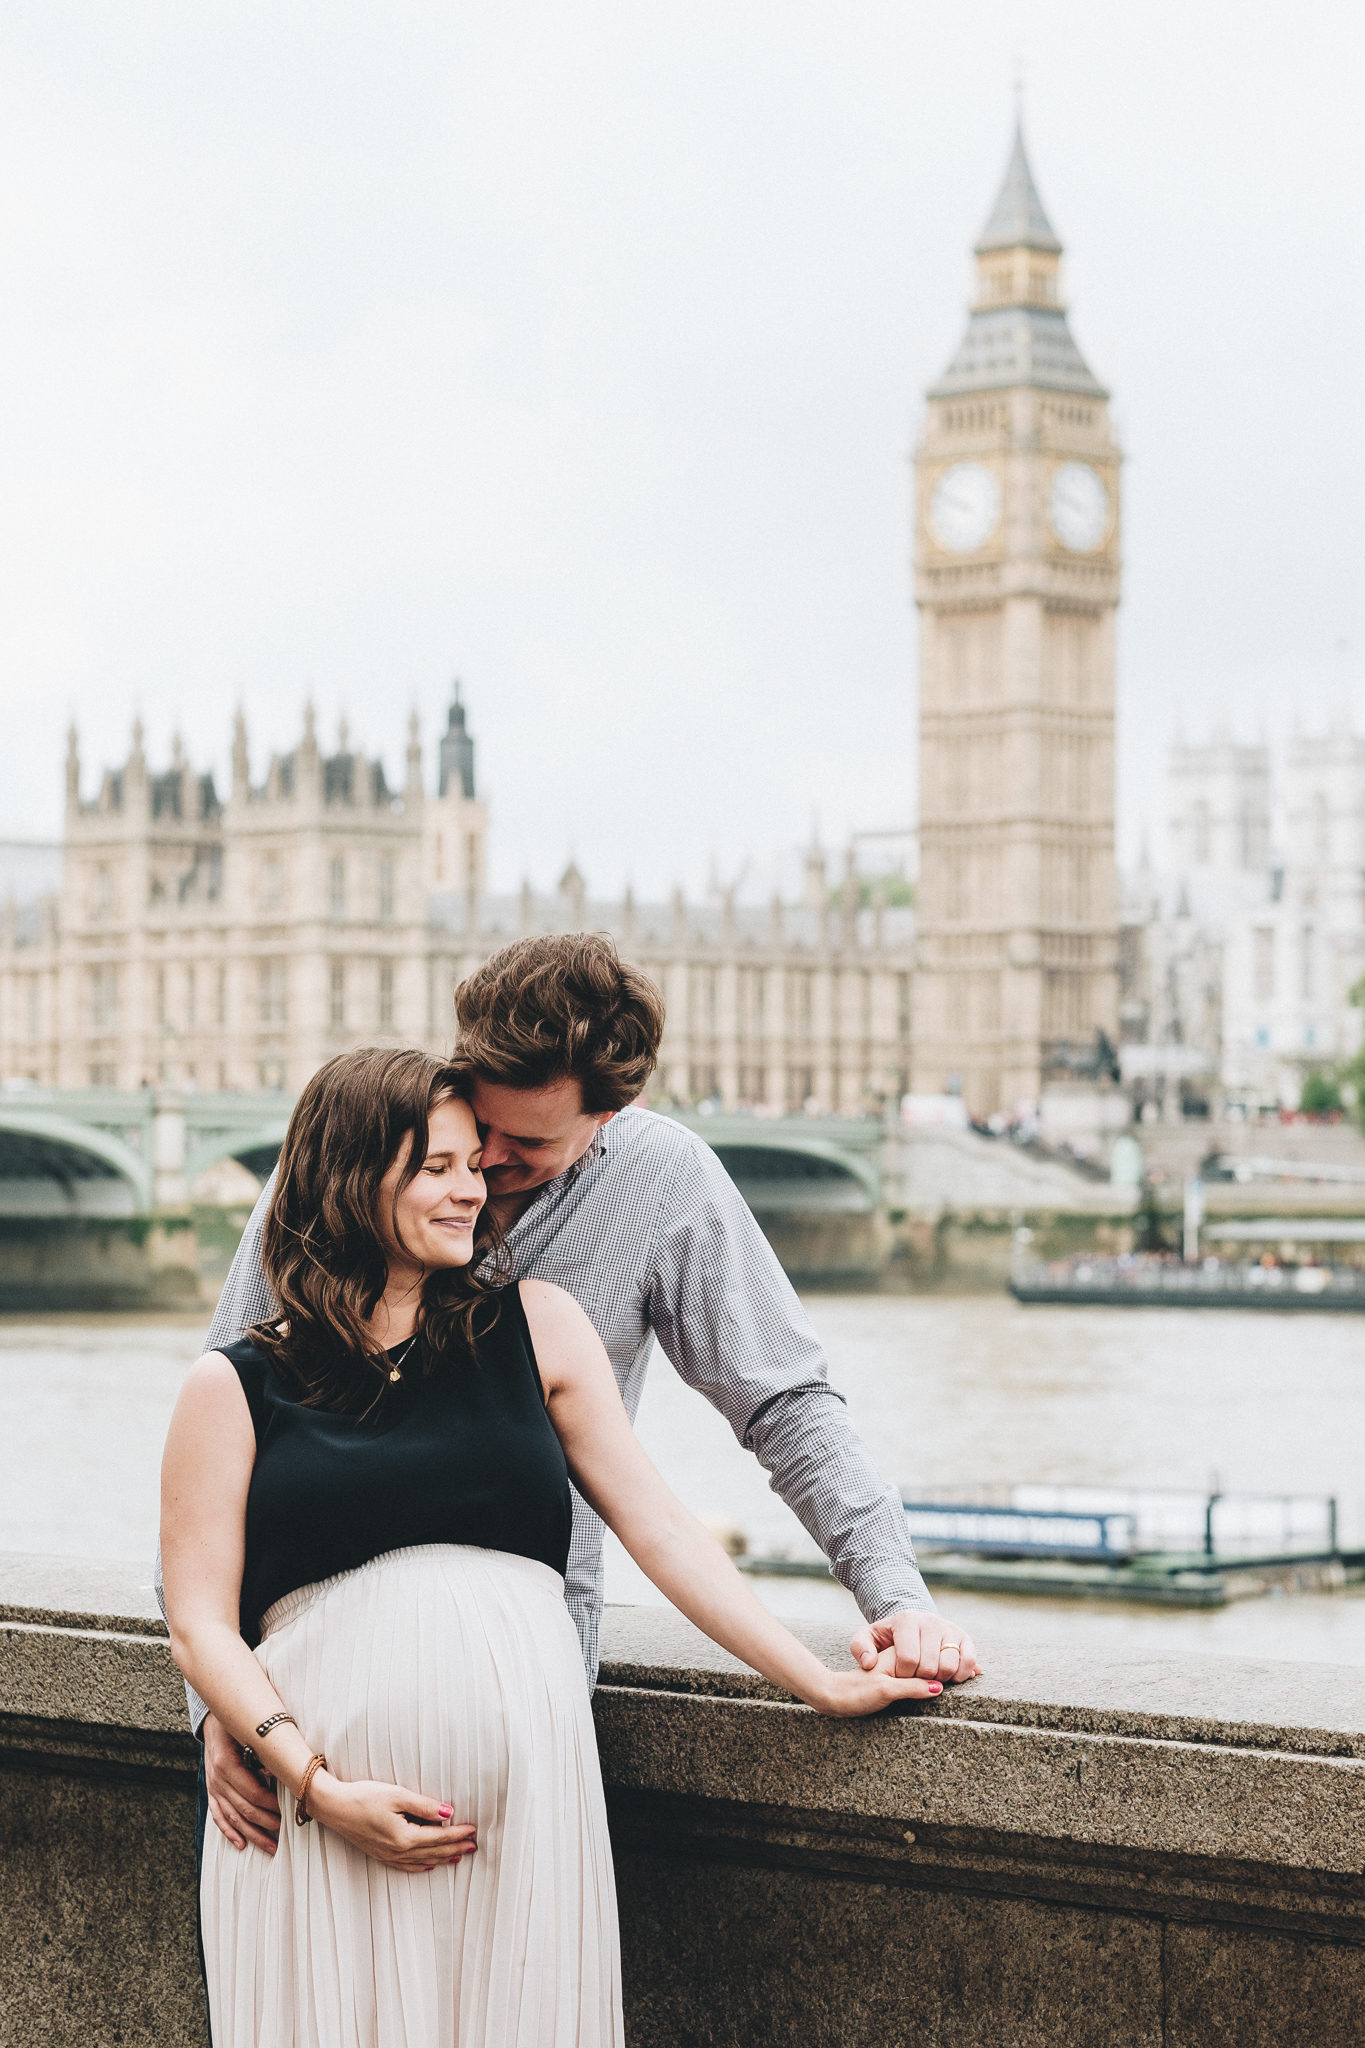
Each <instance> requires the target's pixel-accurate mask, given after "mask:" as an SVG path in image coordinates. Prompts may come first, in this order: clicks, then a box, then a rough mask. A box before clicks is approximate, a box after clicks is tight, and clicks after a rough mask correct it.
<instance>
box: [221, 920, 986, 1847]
mask: <svg viewBox="0 0 1365 2048" xmlns="http://www.w3.org/2000/svg"><path fill="white" fill-rule="evenodd" d="M455 1016H456V1024H457V1028H458V1038H457V1042H456V1049H455V1057H456V1059H457V1060H458V1061H459V1063H460V1064H461V1065H462V1066H463V1067H464V1068H465V1069H466V1071H467V1072H468V1074H469V1076H470V1080H471V1101H472V1106H473V1109H474V1114H475V1116H476V1117H477V1118H478V1120H479V1125H480V1128H481V1130H482V1131H483V1133H484V1152H483V1170H484V1176H485V1180H486V1182H487V1186H488V1197H489V1202H490V1205H491V1207H492V1209H493V1210H494V1212H495V1214H496V1215H497V1218H498V1220H499V1222H500V1223H501V1225H502V1227H503V1230H504V1232H505V1233H506V1239H507V1249H508V1252H509V1254H510V1258H511V1263H512V1267H513V1270H514V1272H515V1274H516V1276H517V1277H518V1278H519V1279H520V1278H527V1277H532V1278H538V1279H543V1280H553V1281H555V1282H557V1284H558V1285H559V1286H561V1287H563V1288H565V1289H566V1290H567V1292H568V1293H570V1294H572V1295H573V1296H574V1297H575V1298H576V1300H577V1301H578V1302H579V1303H580V1304H581V1305H582V1307H583V1308H584V1309H585V1310H586V1312H587V1314H588V1316H589V1317H590V1318H591V1320H592V1322H593V1324H594V1325H595V1326H596V1329H597V1331H598V1334H599V1335H600V1337H601V1339H602V1342H603V1344H604V1345H605V1346H606V1349H607V1352H608V1354H609V1356H610V1358H611V1362H612V1366H613V1368H614V1370H615V1373H616V1377H617V1381H618V1383H619V1384H620V1388H621V1393H622V1396H623V1398H624V1400H625V1404H626V1407H627V1409H628V1411H629V1412H630V1414H631V1416H632V1418H633V1417H634V1414H635V1410H636V1408H637V1406H638V1404H639V1400H640V1395H641V1392H642V1390H643V1387H644V1380H645V1373H646V1370H647V1367H648V1362H649V1355H650V1352H651V1351H652V1349H653V1345H654V1340H655V1338H656V1337H657V1338H658V1340H659V1343H660V1344H661V1345H662V1347H663V1349H664V1351H665V1352H666V1354H667V1356H668V1357H669V1359H670V1360H671V1361H672V1364H673V1366H674V1368H675V1370H676V1371H677V1372H678V1373H679V1375H680V1376H681V1377H682V1378H683V1379H684V1380H685V1381H686V1382H687V1383H688V1385H689V1386H692V1387H695V1388H696V1390H697V1391H698V1393H701V1394H704V1395H705V1396H706V1398H707V1399H708V1400H709V1401H710V1402H711V1403H712V1405H713V1406H714V1407H716V1408H718V1409H719V1410H720V1412H721V1414H722V1415H723V1416H724V1417H725V1419H726V1421H727V1422H728V1423H729V1424H730V1427H731V1428H732V1429H733V1431H734V1433H735V1435H736V1437H737V1438H738V1439H739V1441H740V1442H741V1443H742V1444H743V1445H744V1446H745V1448H746V1449H747V1450H750V1451H752V1452H753V1453H754V1455H755V1456H756V1457H757V1458H758V1459H759V1461H760V1463H761V1464H762V1465H763V1466H764V1467H765V1468H766V1470H767V1471H768V1472H769V1473H770V1475H771V1479H772V1484H773V1487H774V1489H775V1490H776V1491H777V1492H778V1493H779V1494H780V1495H781V1497H782V1499H783V1500H784V1501H786V1503H787V1505H788V1507H790V1508H791V1509H792V1510H793V1512H794V1513H795V1514H796V1515H797V1516H798V1518H799V1519H800V1521H801V1522H802V1523H803V1524H804V1525H805V1527H806V1528H807V1529H808V1530H809V1532H810V1534H811V1535H812V1536H813V1537H814V1538H815V1540H816V1541H817V1542H818V1543H819V1544H820V1545H821V1547H822V1549H824V1551H825V1552H826V1554H827V1556H828V1557H829V1560H830V1565H831V1568H832V1570H833V1572H834V1575H835V1577H836V1578H838V1579H839V1580H840V1581H841V1582H842V1583H843V1584H844V1585H845V1586H847V1587H848V1588H849V1589H850V1591H851V1592H852V1593H853V1594H854V1595H855V1596H856V1598H857V1600H858V1604H859V1606H860V1607H861V1608H862V1611H863V1614H864V1615H865V1616H866V1618H867V1623H868V1625H867V1626H866V1627H865V1628H863V1629H861V1630H860V1631H859V1632H858V1634H857V1635H856V1636H855V1637H854V1638H853V1642H852V1644H851V1646H850V1647H851V1650H852V1654H853V1655H854V1656H855V1657H856V1658H858V1659H859V1661H860V1662H861V1663H863V1664H864V1665H865V1666H866V1665H870V1664H872V1663H874V1662H875V1661H876V1657H877V1654H878V1652H879V1651H881V1650H884V1649H887V1648H890V1647H892V1646H894V1648H895V1652H896V1670H897V1672H898V1674H899V1675H900V1676H901V1677H907V1678H908V1677H914V1676H917V1675H918V1676H919V1677H922V1678H935V1677H941V1678H943V1679H945V1680H959V1679H965V1678H971V1677H974V1676H975V1675H976V1671H977V1664H976V1657H975V1652H974V1650H973V1648H972V1644H971V1642H970V1639H969V1638H968V1637H967V1636H966V1635H965V1634H964V1633H963V1631H962V1630H961V1629H959V1628H956V1627H954V1626H953V1625H952V1624H950V1623H948V1622H946V1621H944V1620H943V1618H942V1617H941V1616H940V1615H938V1614H936V1613H935V1612H934V1607H933V1601H932V1600H931V1598H930V1596H929V1592H928V1589H927V1588H926V1586H925V1584H924V1581H923V1579H922V1578H921V1577H920V1574H919V1571H918V1569H917V1567H916V1564H915V1558H914V1552H913V1550H912V1549H911V1546H910V1541H909V1537H908V1535H907V1532H906V1527H905V1517H904V1515H903V1513H902V1511H901V1507H900V1502H899V1500H898V1499H897V1497H896V1495H895V1493H894V1492H893V1491H891V1490H890V1489H888V1488H887V1487H886V1486H885V1485H884V1483H883V1482H882V1480H881V1479H880V1478H879V1477H878V1475H877V1472H876V1470H875V1468H874V1466H873V1464H872V1461H871V1459H870V1457H869V1456H868V1454H867V1451H866V1450H865V1448H864V1446H863V1444H862V1443H861V1441H860V1440H859V1438H858V1437H857V1435H856V1434H855V1432H854V1430H853V1428H852V1425H851V1424H850V1422H849V1420H848V1417H847V1413H846V1410H845V1407H844V1403H843V1400H842V1397H841V1396H840V1395H838V1394H836V1393H835V1392H834V1391H833V1389H832V1388H831V1387H830V1385H829V1380H828V1375H827V1371H826V1365H825V1358H824V1353H823V1351H822V1350H821V1347H820V1344H819V1341H818V1339H817V1338H816V1336H815V1333H814V1331H813V1330H812V1328H811V1326H810V1323H809V1321H808V1320H807V1317H806V1314H805V1311H804V1309H803V1308H802V1306H801V1304H800V1302H799V1301H798V1299H797V1297H796V1294H795V1292H794V1290H793V1288H792V1286H791V1283H790V1282H789V1281H788V1279H787V1277H786V1275H785V1273H784V1272H783V1271H782V1268H781V1267H780V1266H779V1264H778V1262H777V1259H776V1257H775V1256H774V1254H773V1251H772V1249H771V1247H770V1246H769V1245H768V1243H767V1241H766V1239H765V1238H764V1237H763V1236H762V1234H761V1232H760V1231H759V1229H758V1226H757V1224H756V1223H755V1222H754V1219H753V1217H752V1215H751V1214H750V1212H749V1210H748V1208H747V1207H746V1205H745V1203H744V1201H743V1200H742V1198H741V1197H740V1195H739V1193H738V1191H737V1190H736V1188H735V1186H734V1184H733V1182H732V1181H731V1180H730V1178H729V1176H728V1175H727V1174H726V1172H725V1170H724V1168H723V1167H722V1166H721V1164H720V1162H719V1160H718V1159H717V1158H716V1156H715V1154H714V1153H713V1152H712V1151H711V1150H710V1148H709V1147H708V1146H707V1145H705V1144H704V1143H703V1142H702V1140H701V1139H700V1138H698V1137H696V1136H695V1135H694V1134H693V1133H692V1132H690V1131H688V1130H686V1129H685V1128H684V1126H683V1125H681V1124H679V1123H676V1122H674V1121H673V1120H672V1119H670V1118H668V1117H661V1116H656V1115H653V1114H652V1113H651V1112H650V1111H648V1110H644V1109H639V1108H636V1107H633V1106H632V1105H633V1104H634V1103H635V1102H636V1099H637V1097H639V1096H640V1095H641V1094H642V1093H643V1091H644V1089H645V1087H646V1085H647V1084H648V1081H649V1078H650V1075H651V1074H652V1073H653V1071H654V1066H655V1062H656V1060H657V1058H658V1051H659V1040H660V1038H661V1036H662V1033H663V1022H664V1008H663V1001H662V998H661V997H660V995H659V992H658V990H657V989H656V988H655V986H654V984H653V983H652V982H651V981H650V980H649V979H648V978H647V977H646V976H645V975H643V974H641V973H640V972H639V971H638V970H637V969H635V968H633V967H630V966H628V965H626V964H624V963H623V962H622V961H621V960H620V958H619V957H618V955H617V952H616V949H615V947H614V946H613V945H612V943H611V941H610V940H609V939H606V938H603V937H600V936H596V935H592V934H584V933H575V934H571V935H568V936H558V937H547V938H534V939H521V940H519V941H518V942H517V943H516V944H514V945H510V946H505V947H504V948H503V949H502V950H501V952H498V953H495V954H494V955H493V957H492V959H490V960H488V961H487V962H486V963H485V964H484V966H482V967H481V968H479V969H478V971H477V972H476V973H474V974H472V975H470V977H469V978H468V980H467V981H464V982H462V983H461V984H460V986H459V988H458V989H457V990H456V991H455ZM270 1193H271V1188H270V1187H267V1188H266V1189H265V1191H264V1192H263V1193H262V1195H261V1198H260V1201H259V1202H258V1203H257V1205H256V1208H255V1211H254V1213H253V1215H252V1218H251V1221H250V1222H249V1223H248V1225H247V1228H246V1232H245V1234H244V1236H243V1238H242V1242H241V1245H240V1246H239V1247H238V1251H237V1256H236V1258H235V1259H234V1260H233V1262H232V1269H231V1271H230V1272H229V1274H228V1279H227V1285H226V1286H225V1288H224V1290H223V1294H222V1298H221V1300H220V1301H219V1304H218V1310H217V1313H216V1315H215V1316H214V1320H213V1326H212V1329H211V1330H210V1332H209V1348H210V1349H212V1348H213V1347H214V1346H215V1345H221V1344H227V1343H231V1342H232V1340H233V1339H234V1338H236V1337H238V1336H240V1335H241V1333H242V1332H243V1331H244V1330H245V1329H246V1328H247V1327H248V1326H249V1325H250V1324H252V1323H255V1322H259V1321H261V1320H263V1319H264V1318H265V1317H266V1316H268V1315H269V1314H270V1313H271V1312H272V1310H273V1309H274V1306H275V1304H274V1302H273V1301H272V1299H271V1297H270V1294H269V1292H268V1290H267V1288H266V1284H265V1280H264V1278H263V1275H262V1272H261V1260H260V1233H261V1226H262V1222H263V1220H264V1216H265V1211H266V1208H267V1205H268V1202H269V1197H270ZM602 1534H603V1530H602V1524H601V1522H600V1521H599V1520H598V1519H597V1517H596V1516H595V1515H594V1514H593V1513H592V1512H591V1510H590V1509H589V1508H588V1507H587V1506H586V1505H585V1503H584V1502H583V1501H581V1500H580V1499H579V1498H578V1496H577V1494H575V1496H574V1526H573V1541H572V1546H571V1549H570V1554H569V1572H568V1579H567V1583H566V1588H565V1595H566V1599H567V1601H568V1605H569V1610H570V1612H571V1614H572V1615H573V1618H574V1622H575V1624H576V1626H577V1628H578V1632H579V1636H580V1639H581V1641H582V1644H583V1654H584V1658H585V1660H586V1663H587V1667H588V1676H589V1681H590V1682H591V1681H592V1680H593V1679H594V1678H595V1677H596V1671H597V1638H598V1625H599V1622H600V1619H601V1610H602V1555H601V1553H602ZM190 1706H191V1717H192V1719H195V1720H196V1722H197V1723H198V1722H202V1731H203V1738H204V1766H205V1778H206V1783H207V1788H208V1797H209V1809H210V1811H211V1812H212V1814H213V1817H214V1819H215V1821H216V1822H217V1824H218V1826H219V1827H220V1828H221V1829H222V1831H223V1833H224V1834H225V1835H226V1836H227V1837H228V1839H229V1840H230V1841H232V1842H235V1843H236V1845H237V1846H238V1847H239V1848H240V1847H242V1846H244V1844H245V1843H246V1842H248V1841H250V1842H254V1843H255V1844H257V1845H258V1846H259V1847H261V1848H266V1849H271V1848H273V1847H274V1837H275V1835H276V1833H277V1832H278V1828H279V1813H278V1809H277V1807H276V1805H275V1802H274V1799H273V1797H272V1795H271V1794H270V1793H269V1792H267V1791H265V1790H264V1789H263V1788H262V1786H261V1784H260V1782H259V1780H257V1779H256V1778H255V1777H254V1775H253V1774H252V1773H251V1772H250V1771H249V1770H248V1769H247V1767H246V1765H245V1764H244V1763H243V1761H242V1754H241V1751H240V1749H239V1748H238V1746H237V1744H236V1743H235V1742H234V1741H233V1740H232V1738H231V1737H230V1736H229V1735H228V1733H227V1731H226V1730H225V1729H224V1728H222V1727H221V1726H220V1725H219V1723H218V1722H217V1721H216V1720H215V1719H214V1717H213V1716H212V1715H209V1716H207V1718H205V1717H204V1709H203V1706H202V1704H201V1703H199V1702H196V1701H195V1700H194V1698H193V1697H192V1696H191V1701H190Z"/></svg>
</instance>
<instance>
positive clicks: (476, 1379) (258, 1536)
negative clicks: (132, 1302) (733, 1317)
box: [222, 1284, 572, 1646]
mask: <svg viewBox="0 0 1365 2048" xmlns="http://www.w3.org/2000/svg"><path fill="white" fill-rule="evenodd" d="M420 1341H421V1340H420V1339H419V1342H420ZM402 1349H403V1347H402V1346H401V1345H396V1346H395V1347H394V1350H393V1352H392V1353H391V1354H390V1355H391V1356H393V1357H398V1356H399V1355H401V1352H402ZM222 1351H223V1356H224V1357H225V1358H227V1359H228V1360H230V1362H231V1363H232V1365H233V1366H234V1367H235V1368H236V1371H237V1377H238V1379H239V1380H240V1381H241V1383H242V1390H243V1392H244V1393H245V1395H246V1398H247V1404H248V1406H249V1407H250V1409H251V1419H252V1422H253V1424H254V1425H255V1430H256V1463H255V1466H254V1467H253V1469H252V1474H251V1485H250V1487H249V1489H248V1491H247V1500H246V1561H245V1566H244V1569H243V1572H242V1603H241V1628H242V1634H243V1636H245V1638H246V1640H247V1642H248V1643H250V1644H252V1645H253V1646H254V1645H255V1644H256V1643H258V1642H259V1641H260V1635H261V1626H260V1625H261V1617H262V1615H263V1614H264V1613H265V1612H266V1610H267V1608H269V1607H271V1606H273V1604H274V1602H275V1601H276V1600H280V1599H282V1598H283V1597H284V1595H285V1594H286V1593H293V1592H295V1591H296V1590H297V1589H298V1588H299V1587H300V1586H310V1585H313V1584H314V1583H315V1582H316V1581H317V1580H319V1579H327V1578H331V1577H332V1575H333V1574H334V1573H336V1572H346V1571H353V1570H354V1569H355V1568H356V1566H357V1565H362V1564H368V1563H369V1561H370V1559H371V1558H374V1557H380V1556H382V1555H383V1553H384V1552H385V1551H388V1550H405V1549H407V1548H408V1547H409V1546H410V1545H413V1544H420V1543H472V1544H476V1545H478V1546H479V1547H480V1548H482V1549H485V1550H507V1551H511V1552H512V1553H513V1554H514V1555H515V1556H518V1557H533V1558H537V1559H539V1561H540V1562H541V1563H542V1564H547V1565H549V1566H550V1568H551V1569H552V1570H553V1571H557V1572H559V1573H561V1574H562V1573H563V1571H564V1568H565V1565H566V1563H567V1561H568V1555H569V1522H570V1516H571V1513H572V1508H571V1503H570V1495H569V1471H568V1467H567V1465H566V1464H565V1462H564V1453H563V1451H562V1450H561V1448H560V1443H559V1438H558V1437H557V1436H556V1435H555V1431H554V1427H553V1425H552V1423H551V1421H550V1418H549V1416H548V1415H547V1414H546V1412H545V1398H544V1393H543V1390H542V1388H541V1383H540V1374H539V1372H538V1370H537V1368H536V1358H535V1352H534V1350H533V1349H532V1346H531V1333H530V1331H529V1330H528V1329H527V1327H526V1312H525V1310H524V1309H523V1307H522V1304H521V1295H520V1293H519V1292H518V1290H517V1288H516V1286H515V1284H514V1285H512V1286H510V1287H507V1288H505V1289H504V1290H503V1292H502V1295H501V1307H500V1313H499V1315H498V1319H497V1321H496V1323H495V1324H494V1325H493V1328H492V1329H491V1330H490V1331H489V1332H488V1334H487V1335H486V1336H484V1337H481V1338H480V1340H479V1344H478V1352H477V1356H475V1357H471V1356H470V1355H469V1354H468V1353H466V1352H462V1353H460V1354H459V1355H456V1356H452V1357H443V1358H438V1359H437V1360H435V1362H434V1363H433V1365H432V1367H431V1370H430V1371H429V1372H428V1373H426V1374H424V1373H423V1372H422V1370H421V1368H420V1366H419V1367H418V1369H417V1371H415V1372H409V1371H406V1370H405V1371H404V1374H403V1378H402V1379H401V1380H400V1381H398V1382H397V1383H396V1384H386V1385H385V1387H384V1390H383V1393H382V1395H381V1397H380V1399H379V1401H378V1403H377V1404H376V1406H375V1407H374V1409H372V1410H371V1412H370V1414H369V1415H366V1416H363V1417H362V1416H355V1415H337V1414H335V1413H332V1412H330V1411H328V1410H326V1409H322V1408H305V1407H303V1406H302V1405H301V1403H300V1401H299V1399H298V1396H297V1392H296V1390H295V1388H294V1387H293V1386H292V1385H291V1384H289V1383H287V1382H286V1381H285V1379H284V1378H283V1377H282V1376H281V1375H280V1374H279V1373H278V1372H277V1371H276V1370H275V1367H274V1366H273V1365H272V1364H271V1362H270V1360H269V1359H268V1358H267V1357H266V1355H265V1353H264V1352H263V1351H261V1350H259V1349H258V1348H257V1346H256V1345H254V1344H252V1343H251V1342H250V1341H249V1340H248V1339H246V1338H243V1339H242V1340H241V1341H240V1342H239V1343H236V1344H225V1345H224V1346H223V1347H222ZM408 1362H409V1363H410V1364H414V1365H415V1364H416V1363H417V1361H416V1360H415V1359H410V1360H409V1361H408Z"/></svg>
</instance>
